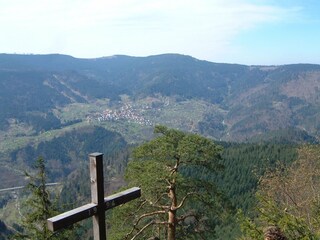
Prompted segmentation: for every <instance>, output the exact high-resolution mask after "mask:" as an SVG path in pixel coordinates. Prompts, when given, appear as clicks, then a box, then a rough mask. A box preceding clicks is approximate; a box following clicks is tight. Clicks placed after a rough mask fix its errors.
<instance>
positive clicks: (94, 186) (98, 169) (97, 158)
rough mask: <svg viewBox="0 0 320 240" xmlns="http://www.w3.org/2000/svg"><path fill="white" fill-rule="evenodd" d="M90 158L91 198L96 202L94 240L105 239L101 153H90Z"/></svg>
mask: <svg viewBox="0 0 320 240" xmlns="http://www.w3.org/2000/svg"><path fill="white" fill-rule="evenodd" d="M89 159H90V178H91V198H92V203H94V204H97V209H96V211H97V214H96V215H94V216H93V238H94V240H105V239H106V223H105V211H104V180H103V154H102V153H92V154H90V155H89Z"/></svg>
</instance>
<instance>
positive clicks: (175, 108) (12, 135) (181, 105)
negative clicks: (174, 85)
mask: <svg viewBox="0 0 320 240" xmlns="http://www.w3.org/2000/svg"><path fill="white" fill-rule="evenodd" d="M128 103H129V104H131V105H132V109H134V111H136V112H137V114H139V115H141V116H143V117H144V118H146V119H149V120H150V121H151V122H152V125H151V126H147V125H141V124H138V123H136V122H134V121H131V120H118V121H102V122H99V121H97V120H96V119H95V115H97V114H100V113H102V112H103V111H104V110H106V109H107V108H108V109H113V110H116V109H118V108H120V107H121V106H122V105H124V104H128ZM146 106H148V107H146ZM214 108H215V106H214V105H212V104H209V103H207V102H204V101H201V100H186V101H181V102H177V101H175V99H174V98H168V97H157V98H145V99H140V100H138V101H135V102H134V101H131V100H130V99H128V98H125V99H124V100H123V101H122V102H119V104H118V105H117V106H110V103H109V100H108V99H102V100H101V99H100V100H97V101H95V102H91V103H88V104H84V103H74V104H70V105H68V106H66V107H64V108H59V109H56V111H55V115H56V116H57V117H58V118H59V119H60V120H61V122H62V123H66V122H69V121H74V120H80V121H81V122H78V123H75V124H72V125H69V126H66V127H63V128H61V129H55V130H51V131H46V132H43V133H40V134H38V135H32V133H33V132H32V129H31V128H30V127H28V126H25V125H20V126H19V125H18V124H13V127H12V128H11V130H10V132H6V133H4V132H2V133H0V140H1V141H0V152H10V151H12V150H14V149H17V148H20V147H23V146H26V145H27V144H30V143H32V144H34V145H37V144H38V143H40V142H42V141H49V140H51V139H53V138H54V137H58V136H60V135H62V134H64V133H65V132H67V131H71V130H74V129H77V128H80V127H83V126H87V125H92V124H94V125H99V126H103V127H105V128H106V129H108V130H112V131H116V132H119V133H121V134H122V135H123V136H124V137H125V139H126V140H127V141H128V142H129V143H136V142H141V141H143V140H146V139H148V138H150V137H151V134H152V129H153V126H154V125H156V124H163V125H166V126H169V127H173V128H180V129H182V130H186V131H195V130H196V127H197V124H198V122H199V121H201V120H202V119H203V116H204V114H205V113H206V112H209V111H212V110H214ZM88 117H91V120H90V121H88Z"/></svg>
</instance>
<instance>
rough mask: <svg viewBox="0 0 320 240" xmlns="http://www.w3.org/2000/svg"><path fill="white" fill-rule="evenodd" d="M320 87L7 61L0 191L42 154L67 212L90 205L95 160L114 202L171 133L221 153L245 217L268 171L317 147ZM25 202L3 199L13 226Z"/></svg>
mask: <svg viewBox="0 0 320 240" xmlns="http://www.w3.org/2000/svg"><path fill="white" fill-rule="evenodd" d="M319 89H320V66H319V65H309V64H297V65H283V66H244V65H236V64H219V63H210V62H206V61H200V60H197V59H194V58H192V57H189V56H183V55H177V54H164V55H158V56H150V57H146V58H133V57H129V56H114V57H113V58H101V59H94V60H92V59H76V58H73V57H70V56H65V55H39V56H38V55H30V56H29V55H3V54H0V172H1V175H0V188H9V187H15V186H17V185H19V186H20V185H24V184H25V183H26V182H27V179H26V178H25V175H24V171H30V172H34V161H35V160H36V159H37V158H38V157H39V156H42V157H43V158H44V159H45V160H46V166H47V169H48V181H50V182H63V183H64V184H63V186H61V187H59V189H56V190H53V191H56V192H58V193H59V194H61V199H62V200H61V201H64V203H63V204H65V205H68V204H69V205H68V206H73V204H78V205H79V204H81V203H82V201H84V200H86V199H87V198H88V196H87V195H86V194H85V192H87V191H88V189H87V188H89V184H88V183H87V182H86V181H85V180H84V177H83V176H85V174H87V168H88V166H87V159H88V154H89V153H91V152H102V153H104V154H105V161H106V163H107V164H106V169H105V175H106V176H107V177H106V182H105V185H106V186H107V187H106V188H107V189H106V191H107V192H112V191H114V190H116V189H118V188H119V187H121V186H123V185H125V184H126V182H125V179H124V177H123V174H124V173H125V169H126V166H127V163H128V162H129V161H130V160H131V155H130V154H131V151H132V149H133V148H134V147H136V146H137V145H139V144H141V143H144V142H146V141H149V140H150V139H153V138H154V137H155V136H156V134H154V132H153V130H154V127H155V126H157V125H164V126H167V127H169V128H173V129H179V130H182V131H184V132H189V133H196V134H199V135H201V136H204V137H207V138H209V139H211V140H213V141H214V142H215V143H217V144H219V145H221V146H223V147H224V151H223V153H222V159H223V163H224V165H225V169H226V170H225V172H223V173H221V174H220V173H219V174H217V175H216V176H215V177H213V178H212V181H215V182H217V184H219V186H221V187H223V188H224V189H227V194H226V195H227V196H228V197H229V198H230V199H231V200H230V201H231V203H232V205H233V206H235V207H236V208H240V209H242V210H244V211H249V209H250V208H251V207H252V206H253V204H254V202H255V201H256V200H255V199H254V193H255V192H256V190H257V188H258V183H259V178H260V177H261V176H263V175H264V174H265V172H266V171H267V170H268V169H274V168H276V167H277V166H278V165H279V164H284V165H285V166H289V165H290V164H291V163H292V162H294V161H295V159H296V158H297V154H296V151H297V150H296V148H298V147H299V146H300V144H305V143H308V144H318V143H319V135H320V134H319V133H320V122H319V119H320V92H319ZM88 192H89V191H88ZM26 198H27V196H26V195H25V194H24V193H23V192H19V193H18V195H17V192H16V193H10V194H6V195H4V194H3V193H0V203H1V206H2V209H1V211H0V216H1V218H7V222H6V223H7V224H8V225H9V226H11V227H12V226H13V223H14V218H16V217H17V216H18V215H19V212H17V211H16V209H15V208H17V206H18V205H19V204H20V201H24V200H25V199H26ZM60 204H62V203H60ZM63 204H62V205H63ZM19 206H20V205H19ZM19 209H20V207H19ZM9 212H12V214H10V213H9ZM1 220H2V219H1ZM233 220H234V219H233ZM225 227H226V226H223V227H221V229H220V228H219V229H220V231H225ZM227 227H230V226H227ZM237 229H238V228H235V231H238V230H237ZM225 234H226V233H225ZM234 234H235V235H236V234H237V233H234Z"/></svg>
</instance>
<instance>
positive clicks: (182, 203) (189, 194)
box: [172, 192, 198, 210]
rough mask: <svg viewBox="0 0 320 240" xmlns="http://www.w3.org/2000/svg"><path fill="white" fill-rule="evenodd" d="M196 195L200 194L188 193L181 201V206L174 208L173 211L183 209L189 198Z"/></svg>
mask: <svg viewBox="0 0 320 240" xmlns="http://www.w3.org/2000/svg"><path fill="white" fill-rule="evenodd" d="M194 194H198V193H196V192H190V193H187V194H186V195H185V196H184V198H183V199H182V200H181V202H180V204H179V205H178V206H177V207H175V208H173V209H172V210H177V209H179V208H181V207H182V206H183V205H184V203H185V202H186V200H187V198H188V197H189V196H191V195H194Z"/></svg>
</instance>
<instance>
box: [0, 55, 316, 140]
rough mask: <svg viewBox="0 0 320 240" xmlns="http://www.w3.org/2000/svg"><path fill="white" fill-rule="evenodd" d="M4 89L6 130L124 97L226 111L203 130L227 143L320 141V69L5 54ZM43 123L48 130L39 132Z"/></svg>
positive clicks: (0, 59) (54, 121)
mask: <svg viewBox="0 0 320 240" xmlns="http://www.w3.org/2000/svg"><path fill="white" fill-rule="evenodd" d="M0 86H1V88H0V89H2V90H0V98H1V99H0V100H1V101H0V105H1V106H0V107H1V108H0V109H2V110H1V115H0V124H1V129H2V130H5V129H6V127H8V126H9V122H10V121H12V119H14V120H15V121H17V122H22V123H26V124H28V125H31V126H32V127H33V128H35V129H36V131H41V130H45V131H46V130H49V129H50V128H52V126H53V128H56V127H58V126H59V121H60V120H61V119H58V118H57V116H55V114H54V112H55V109H57V108H59V107H64V106H66V105H68V104H72V103H89V102H92V101H96V100H98V99H106V98H107V99H110V100H111V101H120V100H121V96H122V95H128V96H129V97H130V98H131V99H136V100H138V99H143V98H146V97H150V96H151V97H155V96H159V95H160V96H167V97H171V98H174V99H176V100H177V101H178V102H179V101H184V100H188V99H199V100H202V101H206V102H208V104H211V105H212V106H216V109H220V110H218V111H215V110H213V111H211V112H206V113H204V114H203V118H202V119H199V122H198V123H197V125H198V126H197V128H198V130H199V132H200V133H201V134H205V135H209V136H211V135H210V134H212V133H215V136H214V135H213V136H211V137H214V138H218V139H220V138H222V139H223V140H237V141H243V140H246V139H248V138H251V137H253V136H255V135H260V134H264V133H266V132H268V131H275V130H277V129H279V130H280V129H288V128H297V129H301V130H305V131H306V132H308V134H311V135H312V136H318V135H319V130H320V125H319V123H318V121H317V119H319V118H320V115H319V112H320V111H319V110H320V96H319V88H320V65H316V64H289V65H278V66H258V65H257V66H246V65H241V64H225V63H212V62H208V61H205V60H198V59H196V58H193V57H191V56H185V55H179V54H161V55H153V56H148V57H130V56H125V55H115V56H111V57H102V58H94V59H78V58H74V57H72V56H68V55H60V54H50V55H10V54H0ZM1 103H2V104H1ZM36 122H37V123H40V122H44V123H45V124H44V123H42V124H38V125H39V126H38V127H37V126H36V125H37V124H36ZM200 125H201V129H200ZM46 126H47V127H46Z"/></svg>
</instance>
